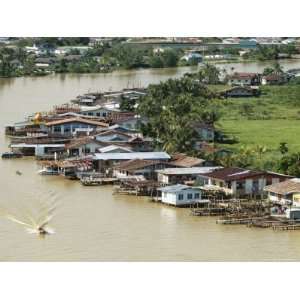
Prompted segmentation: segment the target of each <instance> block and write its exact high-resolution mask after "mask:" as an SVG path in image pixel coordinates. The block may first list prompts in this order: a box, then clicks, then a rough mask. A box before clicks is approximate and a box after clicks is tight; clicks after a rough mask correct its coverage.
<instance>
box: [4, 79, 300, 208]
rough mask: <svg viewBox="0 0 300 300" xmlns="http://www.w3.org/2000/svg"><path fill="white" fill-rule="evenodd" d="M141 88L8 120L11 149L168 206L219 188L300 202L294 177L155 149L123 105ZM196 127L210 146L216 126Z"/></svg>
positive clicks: (227, 193)
mask: <svg viewBox="0 0 300 300" xmlns="http://www.w3.org/2000/svg"><path fill="white" fill-rule="evenodd" d="M243 78H244V77H243ZM251 78H252V79H253V80H256V79H255V77H251ZM245 80H246V79H245ZM145 93H146V91H145V90H141V89H133V90H129V89H125V90H123V91H120V92H109V93H104V94H103V93H89V94H85V95H83V96H78V97H77V98H76V99H75V101H73V102H75V103H73V104H65V105H61V106H56V107H54V108H53V110H52V111H50V112H46V113H37V114H35V115H34V116H30V117H28V118H27V119H26V120H25V121H22V122H18V123H15V124H14V125H13V126H7V127H6V134H7V135H8V136H10V138H11V144H10V148H11V149H12V151H13V152H15V153H17V152H18V153H21V154H22V155H28V156H35V157H36V158H37V159H38V160H39V163H40V164H41V165H42V166H43V167H42V169H41V170H40V171H39V173H40V174H44V175H63V176H65V177H67V178H70V179H82V178H83V176H88V178H90V179H91V182H93V179H95V178H97V177H98V178H100V179H101V182H103V180H104V179H106V180H107V181H108V182H118V183H120V185H121V186H122V187H123V190H130V191H134V193H136V194H147V195H152V196H153V191H155V196H156V197H157V199H159V200H160V201H161V202H162V203H166V204H169V205H175V206H187V205H191V204H194V203H208V202H209V200H208V197H207V196H206V195H207V194H209V193H213V194H216V193H218V194H222V197H223V196H224V197H231V198H242V197H251V198H252V197H257V196H259V197H266V196H268V198H269V199H270V200H271V201H273V202H274V203H276V204H278V205H295V206H297V205H298V204H299V206H300V181H299V179H297V178H293V177H291V176H288V175H284V174H278V173H274V172H268V171H258V170H248V169H243V168H236V167H223V166H216V165H214V164H213V163H212V162H210V161H207V160H205V159H202V158H199V157H192V156H188V155H186V154H182V153H176V154H173V155H170V154H168V153H166V152H165V151H162V150H161V149H157V148H156V147H157V146H155V147H154V144H153V141H152V139H151V138H149V137H147V136H143V134H142V133H141V131H140V126H141V124H143V123H146V122H147V120H146V119H143V118H141V117H140V116H139V115H137V114H136V113H134V112H128V111H122V110H121V109H120V101H121V100H122V99H124V97H133V98H135V97H140V96H143V95H144V94H145ZM86 100H88V101H86ZM83 104H84V105H83ZM195 128H197V130H198V133H199V136H200V137H201V138H200V140H199V144H198V148H199V149H198V150H199V151H215V149H212V148H211V146H210V145H209V144H208V142H209V141H213V140H214V138H215V137H214V134H215V133H214V128H213V126H212V125H208V124H202V123H199V124H196V123H195ZM85 182H86V181H85ZM94 182H100V181H97V180H96V181H94Z"/></svg>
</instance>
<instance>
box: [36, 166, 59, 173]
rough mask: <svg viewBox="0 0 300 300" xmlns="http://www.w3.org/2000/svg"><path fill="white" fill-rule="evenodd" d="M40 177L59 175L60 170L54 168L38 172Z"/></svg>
mask: <svg viewBox="0 0 300 300" xmlns="http://www.w3.org/2000/svg"><path fill="white" fill-rule="evenodd" d="M38 174H39V175H58V174H59V173H58V170H55V169H53V168H43V169H41V170H39V171H38Z"/></svg>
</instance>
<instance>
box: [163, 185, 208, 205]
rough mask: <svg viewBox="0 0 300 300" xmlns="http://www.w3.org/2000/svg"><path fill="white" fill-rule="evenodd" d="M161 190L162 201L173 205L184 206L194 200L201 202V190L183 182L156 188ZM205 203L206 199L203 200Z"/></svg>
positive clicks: (194, 201)
mask: <svg viewBox="0 0 300 300" xmlns="http://www.w3.org/2000/svg"><path fill="white" fill-rule="evenodd" d="M158 190H159V191H161V201H162V203H166V204H170V205H174V206H186V205H189V204H193V203H196V202H201V201H202V200H201V190H200V189H199V188H194V187H190V186H187V185H183V184H177V185H171V186H166V187H163V188H160V189H158ZM202 202H203V203H207V202H208V201H207V200H203V201H202Z"/></svg>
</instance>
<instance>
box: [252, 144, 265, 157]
mask: <svg viewBox="0 0 300 300" xmlns="http://www.w3.org/2000/svg"><path fill="white" fill-rule="evenodd" d="M254 151H255V153H256V154H257V156H258V157H259V159H261V158H262V156H263V154H265V153H266V152H267V151H268V149H267V147H266V146H263V145H257V146H256V147H255V149H254Z"/></svg>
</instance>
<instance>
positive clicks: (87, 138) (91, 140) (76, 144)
mask: <svg viewBox="0 0 300 300" xmlns="http://www.w3.org/2000/svg"><path fill="white" fill-rule="evenodd" d="M89 143H95V144H98V145H99V146H104V144H103V143H101V142H99V141H97V140H95V139H94V137H92V136H85V137H81V138H74V139H72V140H71V142H70V143H69V144H68V145H67V146H66V147H65V148H66V149H72V148H76V147H79V146H82V145H86V144H89Z"/></svg>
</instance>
